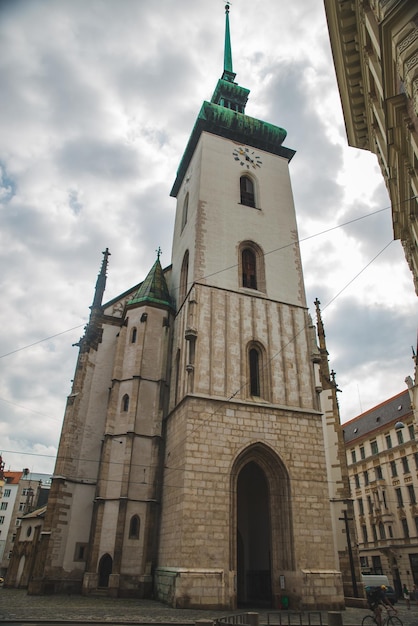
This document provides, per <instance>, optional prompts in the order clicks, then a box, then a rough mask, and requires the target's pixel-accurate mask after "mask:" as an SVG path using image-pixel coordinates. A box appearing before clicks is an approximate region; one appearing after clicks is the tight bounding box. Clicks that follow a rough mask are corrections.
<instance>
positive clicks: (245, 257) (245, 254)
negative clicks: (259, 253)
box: [242, 248, 257, 289]
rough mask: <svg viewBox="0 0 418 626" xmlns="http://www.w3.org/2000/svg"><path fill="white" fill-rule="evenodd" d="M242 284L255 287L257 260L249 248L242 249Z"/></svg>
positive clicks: (251, 287)
mask: <svg viewBox="0 0 418 626" xmlns="http://www.w3.org/2000/svg"><path fill="white" fill-rule="evenodd" d="M242 286H243V287H249V288H250V289H257V262H256V258H255V254H254V252H253V251H252V250H250V249H249V248H244V250H243V251H242Z"/></svg>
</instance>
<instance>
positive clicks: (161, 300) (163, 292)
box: [128, 255, 173, 308]
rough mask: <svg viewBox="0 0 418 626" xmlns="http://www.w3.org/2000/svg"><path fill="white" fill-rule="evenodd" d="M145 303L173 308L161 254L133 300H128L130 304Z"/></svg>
mask: <svg viewBox="0 0 418 626" xmlns="http://www.w3.org/2000/svg"><path fill="white" fill-rule="evenodd" d="M145 303H147V304H151V305H152V304H154V305H157V306H163V307H170V308H173V303H172V301H171V298H170V293H169V291H168V287H167V282H166V280H165V276H164V272H163V269H162V267H161V263H160V258H159V255H158V258H157V260H156V261H155V263H154V265H153V266H152V268H151V270H150V271H149V273H148V276H147V277H146V278H145V280H144V281H143V282H142V283H141V284H140V286H139V289H138V291H137V292H136V294H135V295H134V297H133V298H132V300H129V301H128V306H132V305H134V304H145Z"/></svg>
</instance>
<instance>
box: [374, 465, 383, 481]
mask: <svg viewBox="0 0 418 626" xmlns="http://www.w3.org/2000/svg"><path fill="white" fill-rule="evenodd" d="M374 471H375V474H376V480H382V479H383V472H382V468H381V467H380V465H376V467H375V468H374Z"/></svg>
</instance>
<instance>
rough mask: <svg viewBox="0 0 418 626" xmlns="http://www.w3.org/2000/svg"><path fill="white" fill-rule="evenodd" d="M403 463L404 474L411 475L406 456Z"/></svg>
mask: <svg viewBox="0 0 418 626" xmlns="http://www.w3.org/2000/svg"><path fill="white" fill-rule="evenodd" d="M401 461H402V467H403V473H404V474H409V463H408V458H407V457H406V456H403V457H402V459H401Z"/></svg>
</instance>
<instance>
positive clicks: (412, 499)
mask: <svg viewBox="0 0 418 626" xmlns="http://www.w3.org/2000/svg"><path fill="white" fill-rule="evenodd" d="M407 489H408V496H409V502H410V504H416V503H417V499H416V497H415V489H414V485H408V487H407Z"/></svg>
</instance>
